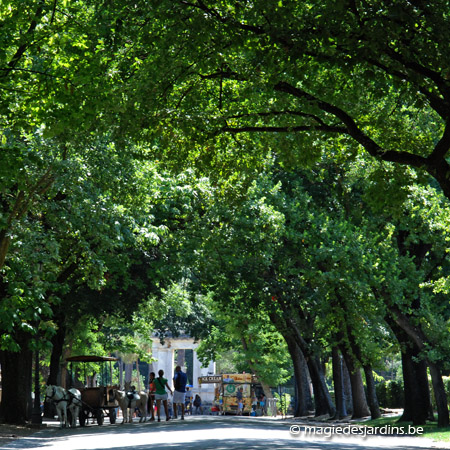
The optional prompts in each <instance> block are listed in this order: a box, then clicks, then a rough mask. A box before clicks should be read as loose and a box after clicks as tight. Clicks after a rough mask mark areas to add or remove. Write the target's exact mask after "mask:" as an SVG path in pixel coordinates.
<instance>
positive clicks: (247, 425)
mask: <svg viewBox="0 0 450 450" xmlns="http://www.w3.org/2000/svg"><path fill="white" fill-rule="evenodd" d="M292 423H294V422H292V421H282V420H271V419H254V418H244V417H205V416H199V417H188V418H187V420H185V421H181V420H171V421H169V422H165V421H164V422H161V423H157V422H147V423H143V424H139V423H133V424H126V425H121V424H115V425H105V426H102V427H99V426H97V425H92V426H89V427H85V428H76V429H65V430H60V429H59V428H56V427H49V428H48V429H44V430H42V431H39V432H38V433H36V434H34V435H33V436H30V437H27V438H24V439H21V440H18V441H15V442H13V443H11V444H10V446H6V447H3V448H5V449H28V450H32V449H36V450H38V449H39V450H56V449H58V450H61V449H64V450H86V449H91V450H107V449H126V450H128V449H129V450H149V449H158V450H168V449H177V448H179V449H188V450H191V449H192V450H194V449H198V450H226V449H235V450H238V449H246V450H257V449H275V450H282V449H283V450H290V449H305V450H306V449H310V450H321V449H331V448H333V449H340V450H375V449H376V448H389V449H394V448H395V449H398V450H410V449H414V448H420V447H421V448H431V447H432V444H430V442H429V441H427V440H422V439H419V438H411V437H396V438H393V437H381V436H380V437H371V438H370V439H362V438H358V437H355V436H353V437H350V436H348V437H344V436H342V437H341V436H339V437H334V438H333V439H326V438H323V437H322V438H316V437H314V438H311V437H310V436H308V437H306V436H305V435H302V434H299V435H297V436H292V435H291V434H290V432H289V428H290V425H291V424H292Z"/></svg>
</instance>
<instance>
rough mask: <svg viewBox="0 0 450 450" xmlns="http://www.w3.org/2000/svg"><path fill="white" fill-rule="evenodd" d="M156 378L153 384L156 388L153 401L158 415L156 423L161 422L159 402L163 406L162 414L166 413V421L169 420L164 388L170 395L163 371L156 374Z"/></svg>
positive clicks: (170, 390)
mask: <svg viewBox="0 0 450 450" xmlns="http://www.w3.org/2000/svg"><path fill="white" fill-rule="evenodd" d="M158 375H159V376H158V378H155V380H154V383H155V387H156V391H155V400H156V409H157V413H158V422H161V401H162V402H163V405H164V412H165V413H166V420H169V419H170V417H169V408H168V406H167V397H168V396H167V392H166V387H167V389H168V390H169V392H170V394H171V395H172V389H170V386H169V385H168V384H167V379H166V378H164V377H163V375H164V370H160V371H159V372H158Z"/></svg>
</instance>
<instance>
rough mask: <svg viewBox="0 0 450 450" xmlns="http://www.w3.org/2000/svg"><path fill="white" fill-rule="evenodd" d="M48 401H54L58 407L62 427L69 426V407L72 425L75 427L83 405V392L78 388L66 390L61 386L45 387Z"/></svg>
mask: <svg viewBox="0 0 450 450" xmlns="http://www.w3.org/2000/svg"><path fill="white" fill-rule="evenodd" d="M45 396H46V401H50V402H52V403H53V404H54V405H55V407H56V412H57V413H58V419H59V423H60V427H61V428H66V427H67V409H69V411H70V412H71V415H72V420H71V424H70V425H71V426H72V427H75V426H76V423H77V417H78V414H79V411H80V407H81V393H80V391H79V390H78V389H70V390H69V391H66V390H65V389H64V388H63V387H61V386H53V385H50V386H47V387H46V389H45Z"/></svg>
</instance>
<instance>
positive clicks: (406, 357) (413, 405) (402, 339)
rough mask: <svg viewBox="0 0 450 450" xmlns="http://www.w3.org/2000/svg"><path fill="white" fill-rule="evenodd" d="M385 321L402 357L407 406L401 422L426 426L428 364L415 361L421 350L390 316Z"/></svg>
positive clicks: (428, 391) (428, 397)
mask: <svg viewBox="0 0 450 450" xmlns="http://www.w3.org/2000/svg"><path fill="white" fill-rule="evenodd" d="M385 320H386V322H387V323H388V325H389V327H390V328H391V330H392V332H393V333H394V335H395V337H396V339H397V341H398V343H399V344H400V350H401V356H402V372H403V393H404V397H405V405H404V409H403V414H402V416H401V418H400V419H399V421H400V422H413V424H414V425H424V424H425V423H426V420H427V418H428V416H429V410H430V405H431V397H430V387H429V384H428V375H427V364H426V362H425V361H424V360H419V361H416V360H415V358H417V357H418V356H419V354H420V349H419V348H418V347H417V345H416V344H415V343H414V342H413V341H412V340H411V338H410V337H409V336H408V334H407V333H406V332H405V331H404V330H403V329H402V328H401V327H400V326H399V325H398V324H397V323H396V322H395V321H394V320H393V319H392V317H391V316H389V315H388V316H387V317H386V318H385Z"/></svg>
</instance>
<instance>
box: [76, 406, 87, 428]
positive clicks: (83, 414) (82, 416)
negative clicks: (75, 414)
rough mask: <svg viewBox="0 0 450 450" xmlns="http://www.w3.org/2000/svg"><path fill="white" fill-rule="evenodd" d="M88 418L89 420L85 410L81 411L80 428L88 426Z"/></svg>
mask: <svg viewBox="0 0 450 450" xmlns="http://www.w3.org/2000/svg"><path fill="white" fill-rule="evenodd" d="M86 418H87V415H86V413H85V412H84V409H81V411H80V417H79V418H78V419H79V420H80V427H84V426H85V425H86Z"/></svg>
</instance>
